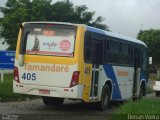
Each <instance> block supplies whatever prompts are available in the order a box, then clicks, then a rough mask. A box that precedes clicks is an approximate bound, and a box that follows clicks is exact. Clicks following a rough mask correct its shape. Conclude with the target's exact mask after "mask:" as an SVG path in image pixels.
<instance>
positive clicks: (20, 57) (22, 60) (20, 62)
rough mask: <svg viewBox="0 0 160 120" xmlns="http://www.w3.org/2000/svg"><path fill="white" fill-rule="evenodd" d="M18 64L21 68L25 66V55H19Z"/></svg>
mask: <svg viewBox="0 0 160 120" xmlns="http://www.w3.org/2000/svg"><path fill="white" fill-rule="evenodd" d="M18 63H19V65H20V66H23V65H24V55H23V54H19V56H18Z"/></svg>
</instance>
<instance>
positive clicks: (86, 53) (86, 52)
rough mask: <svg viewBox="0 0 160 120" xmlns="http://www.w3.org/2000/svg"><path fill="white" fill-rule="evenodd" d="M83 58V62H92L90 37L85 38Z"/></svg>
mask: <svg viewBox="0 0 160 120" xmlns="http://www.w3.org/2000/svg"><path fill="white" fill-rule="evenodd" d="M84 56H85V57H84V59H85V62H89V63H90V62H92V41H91V36H90V35H86V36H85V45H84Z"/></svg>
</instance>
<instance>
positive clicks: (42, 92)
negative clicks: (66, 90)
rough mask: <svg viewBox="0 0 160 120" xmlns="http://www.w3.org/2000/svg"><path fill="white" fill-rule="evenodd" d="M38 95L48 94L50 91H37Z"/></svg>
mask: <svg viewBox="0 0 160 120" xmlns="http://www.w3.org/2000/svg"><path fill="white" fill-rule="evenodd" d="M39 94H50V90H45V89H44V90H39Z"/></svg>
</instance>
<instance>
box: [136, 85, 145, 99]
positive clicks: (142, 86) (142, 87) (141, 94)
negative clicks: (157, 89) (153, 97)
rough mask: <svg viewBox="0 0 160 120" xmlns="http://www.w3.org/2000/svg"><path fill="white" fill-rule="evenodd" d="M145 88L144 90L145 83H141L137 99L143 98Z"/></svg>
mask: <svg viewBox="0 0 160 120" xmlns="http://www.w3.org/2000/svg"><path fill="white" fill-rule="evenodd" d="M145 90H146V88H145V85H144V84H142V85H141V87H140V90H139V96H138V99H142V98H143V96H144V95H145Z"/></svg>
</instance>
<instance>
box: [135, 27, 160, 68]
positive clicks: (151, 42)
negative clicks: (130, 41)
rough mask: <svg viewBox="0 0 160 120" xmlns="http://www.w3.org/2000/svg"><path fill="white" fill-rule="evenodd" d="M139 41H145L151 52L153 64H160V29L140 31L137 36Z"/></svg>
mask: <svg viewBox="0 0 160 120" xmlns="http://www.w3.org/2000/svg"><path fill="white" fill-rule="evenodd" d="M137 38H138V39H140V40H142V41H144V42H145V43H146V44H147V46H148V48H149V51H150V56H152V57H153V64H154V65H156V64H159V63H160V50H159V49H160V29H158V30H154V29H150V30H144V31H142V30H140V32H139V33H138V36H137Z"/></svg>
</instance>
